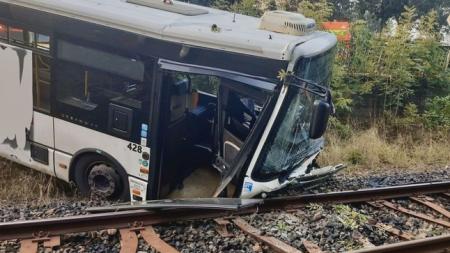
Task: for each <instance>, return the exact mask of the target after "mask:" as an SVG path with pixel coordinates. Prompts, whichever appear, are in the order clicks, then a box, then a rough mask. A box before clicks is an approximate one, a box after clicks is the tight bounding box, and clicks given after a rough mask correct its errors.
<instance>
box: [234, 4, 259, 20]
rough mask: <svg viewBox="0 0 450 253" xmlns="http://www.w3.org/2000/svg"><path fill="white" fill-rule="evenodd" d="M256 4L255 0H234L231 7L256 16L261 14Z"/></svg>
mask: <svg viewBox="0 0 450 253" xmlns="http://www.w3.org/2000/svg"><path fill="white" fill-rule="evenodd" d="M258 5H259V3H258V2H257V0H242V1H240V2H236V3H235V4H234V5H233V6H232V7H231V9H232V10H234V11H235V12H237V13H240V14H243V15H248V16H254V17H258V16H260V15H261V10H260V9H259V6H258Z"/></svg>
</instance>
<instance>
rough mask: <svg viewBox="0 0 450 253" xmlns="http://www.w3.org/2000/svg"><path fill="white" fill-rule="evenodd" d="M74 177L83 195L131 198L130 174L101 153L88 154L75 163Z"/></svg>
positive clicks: (109, 198) (119, 198)
mask: <svg viewBox="0 0 450 253" xmlns="http://www.w3.org/2000/svg"><path fill="white" fill-rule="evenodd" d="M73 169H74V172H73V179H74V181H75V183H76V185H77V186H78V189H79V191H80V193H81V195H83V196H95V197H100V198H103V199H107V200H121V201H127V200H129V199H130V190H129V189H130V188H129V184H128V176H127V174H126V173H125V170H124V169H123V168H122V167H121V166H120V165H117V164H116V163H114V162H113V161H111V160H110V159H108V158H106V157H104V156H102V155H99V154H86V155H83V156H82V157H80V158H79V159H78V160H77V161H76V163H75V165H74V168H73Z"/></svg>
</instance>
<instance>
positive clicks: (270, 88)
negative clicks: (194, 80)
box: [152, 59, 279, 197]
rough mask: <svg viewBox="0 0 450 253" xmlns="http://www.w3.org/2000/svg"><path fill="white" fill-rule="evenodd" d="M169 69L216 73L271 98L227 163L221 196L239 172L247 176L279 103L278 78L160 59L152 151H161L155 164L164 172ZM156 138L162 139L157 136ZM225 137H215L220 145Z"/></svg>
mask: <svg viewBox="0 0 450 253" xmlns="http://www.w3.org/2000/svg"><path fill="white" fill-rule="evenodd" d="M165 70H169V71H177V72H182V73H187V74H198V75H208V76H216V77H219V78H223V79H228V80H231V81H235V82H239V83H243V84H246V85H248V86H251V87H253V88H257V89H260V90H261V91H262V92H267V93H268V100H267V102H266V105H265V107H264V109H263V111H262V112H261V115H260V117H259V118H258V120H257V121H256V123H255V127H254V128H253V129H252V130H251V132H250V134H249V136H248V138H247V140H246V141H245V143H244V144H243V146H242V148H241V149H240V151H239V153H238V155H237V156H236V159H235V161H234V162H233V164H231V165H229V166H227V168H225V170H224V173H223V174H222V180H221V184H220V185H219V186H218V188H217V189H216V191H215V193H214V197H217V196H219V194H220V193H222V191H223V190H224V189H225V188H226V187H227V186H228V184H229V183H230V182H231V181H232V179H233V178H234V177H235V176H236V175H237V174H238V172H239V174H240V175H242V176H243V175H245V173H246V170H245V169H243V168H244V167H245V166H246V165H248V162H249V161H250V159H251V158H252V157H253V153H254V150H255V149H256V146H257V144H258V140H259V138H260V137H261V135H262V133H263V132H264V130H265V128H266V124H267V122H268V121H269V118H270V115H271V114H272V109H273V107H274V106H275V102H276V100H277V97H278V95H279V85H278V83H277V81H276V80H272V79H268V78H263V77H258V76H252V75H247V74H243V73H239V72H235V71H228V70H224V69H217V68H211V67H207V66H199V65H192V64H186V63H180V62H175V61H171V60H166V59H159V61H158V75H157V82H156V84H155V90H159V92H155V93H154V95H156V94H159V97H158V98H156V97H155V99H154V100H155V105H156V106H154V107H153V112H154V116H153V125H154V126H157V129H154V132H153V134H154V135H153V137H154V138H153V140H157V141H154V143H153V144H152V150H157V151H156V152H155V153H154V154H157V159H155V160H156V161H155V163H154V165H155V167H153V168H156V170H158V171H160V170H161V169H162V168H161V167H160V165H161V144H162V142H161V140H162V138H163V137H162V136H163V134H164V132H163V131H164V130H163V129H161V120H162V117H164V116H163V115H160V114H161V112H162V111H161V109H162V106H163V104H162V103H163V100H164V99H163V100H162V99H161V98H164V91H166V90H167V87H163V84H162V71H165ZM275 83H277V84H275ZM228 89H233V87H231V88H230V87H229V88H228ZM219 90H220V89H219ZM233 90H236V91H238V92H239V90H240V89H239V88H234V89H233ZM242 94H245V92H242ZM166 96H167V94H166ZM219 96H220V92H219ZM166 100H167V99H166ZM218 100H219V101H220V98H218ZM156 101H158V102H156ZM156 103H157V104H156ZM219 112H220V110H219V109H218V113H219ZM220 118H221V117H220V115H219V119H220ZM219 122H220V121H219ZM219 127H221V128H222V129H223V126H219ZM217 130H219V129H217ZM155 138H158V139H155ZM221 139H222V137H221V136H220V132H219V134H216V137H215V141H216V145H219V146H220V145H222V144H221V143H220V140H221ZM220 150H221V148H218V150H216V155H218V157H219V158H220V159H222V160H223V157H222V155H221V153H220ZM223 165H224V166H225V164H223ZM155 179H156V178H155ZM243 181H244V179H243V177H240V178H239V183H238V185H237V186H238V189H236V191H235V195H237V193H239V192H240V189H239V188H240V187H242V183H243ZM155 185H157V188H158V190H159V187H160V184H159V183H157V184H155ZM158 197H159V196H158Z"/></svg>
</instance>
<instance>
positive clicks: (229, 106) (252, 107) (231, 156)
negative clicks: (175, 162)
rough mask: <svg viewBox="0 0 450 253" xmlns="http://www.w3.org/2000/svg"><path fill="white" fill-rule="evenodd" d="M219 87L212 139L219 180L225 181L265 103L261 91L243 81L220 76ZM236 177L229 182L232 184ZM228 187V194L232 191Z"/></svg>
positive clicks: (264, 96)
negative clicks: (215, 146)
mask: <svg viewBox="0 0 450 253" xmlns="http://www.w3.org/2000/svg"><path fill="white" fill-rule="evenodd" d="M221 84H222V85H221V87H220V90H219V110H218V113H219V114H218V118H219V124H217V133H218V134H217V136H216V138H217V139H216V142H217V143H218V144H219V145H218V150H217V157H218V159H217V161H216V164H215V166H216V167H217V168H218V169H220V170H221V171H222V175H223V182H222V183H225V184H228V183H229V182H228V180H230V179H227V177H228V176H230V175H235V174H236V171H235V170H236V169H237V168H238V167H239V166H238V160H239V156H240V153H241V152H242V151H243V149H245V148H246V147H245V144H246V143H247V142H248V140H249V137H250V135H251V132H252V130H253V129H254V128H255V126H256V123H257V120H258V118H259V117H260V115H261V113H262V109H263V107H264V105H265V103H266V100H267V96H266V94H264V93H263V92H261V91H259V90H257V89H254V88H251V87H249V86H247V85H245V84H242V83H238V82H235V81H232V80H228V79H222V82H221ZM238 181H239V180H236V182H232V184H231V185H234V186H236V185H237V184H239V182H238ZM234 188H235V187H230V191H228V194H231V195H233V194H234V193H233V189H234Z"/></svg>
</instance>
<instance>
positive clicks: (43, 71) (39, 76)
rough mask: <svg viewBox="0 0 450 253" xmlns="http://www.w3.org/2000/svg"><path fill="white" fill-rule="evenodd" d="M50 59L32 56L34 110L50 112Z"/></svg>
mask: <svg viewBox="0 0 450 253" xmlns="http://www.w3.org/2000/svg"><path fill="white" fill-rule="evenodd" d="M50 66H51V65H50V58H49V57H47V56H43V55H39V54H34V55H33V105H34V107H35V109H38V110H42V111H45V112H50V87H51V86H50V81H51V78H50V73H51V68H50Z"/></svg>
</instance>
